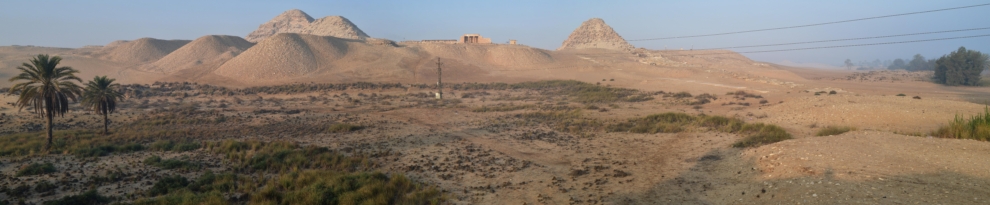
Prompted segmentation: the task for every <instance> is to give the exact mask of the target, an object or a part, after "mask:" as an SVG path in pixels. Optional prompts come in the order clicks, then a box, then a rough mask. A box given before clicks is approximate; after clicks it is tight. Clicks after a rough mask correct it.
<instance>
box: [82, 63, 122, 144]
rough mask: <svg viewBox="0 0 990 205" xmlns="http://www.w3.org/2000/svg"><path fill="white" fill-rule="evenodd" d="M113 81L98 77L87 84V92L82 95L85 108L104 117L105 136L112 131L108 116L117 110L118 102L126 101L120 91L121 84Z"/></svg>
mask: <svg viewBox="0 0 990 205" xmlns="http://www.w3.org/2000/svg"><path fill="white" fill-rule="evenodd" d="M113 81H114V79H113V78H107V76H96V77H94V78H93V80H92V81H89V83H87V84H86V91H85V92H83V95H82V104H83V106H86V107H89V108H90V109H93V110H94V111H96V113H97V114H101V115H103V134H107V133H108V132H109V129H110V128H109V126H110V120H109V119H108V115H110V113H113V112H114V111H116V110H117V101H120V100H123V99H124V94H123V93H120V92H119V91H118V90H120V84H117V83H114V82H113Z"/></svg>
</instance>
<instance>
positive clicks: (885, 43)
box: [663, 34, 990, 57]
mask: <svg viewBox="0 0 990 205" xmlns="http://www.w3.org/2000/svg"><path fill="white" fill-rule="evenodd" d="M988 36H990V34H983V35H974V36H959V37H949V38H934V39H923V40H912V41H894V42H882V43H865V44H850V45H838V46H819V47H807V48H791V49H778V50H762V51H743V52H721V53H699V54H678V55H663V56H665V57H669V56H698V55H724V54H737V53H738V54H742V53H770V52H782V51H800V50H815V49H826V48H846V47H861V46H877V45H890V44H904V43H918V42H928V41H944V40H953V39H963V38H979V37H988Z"/></svg>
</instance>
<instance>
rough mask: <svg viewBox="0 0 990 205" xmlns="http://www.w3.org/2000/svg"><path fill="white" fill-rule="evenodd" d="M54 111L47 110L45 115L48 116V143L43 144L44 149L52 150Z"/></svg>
mask: <svg viewBox="0 0 990 205" xmlns="http://www.w3.org/2000/svg"><path fill="white" fill-rule="evenodd" d="M53 112H54V111H50V110H49V111H47V115H46V117H47V118H48V119H47V120H48V144H45V150H47V151H51V150H52V117H54V115H55V113H53Z"/></svg>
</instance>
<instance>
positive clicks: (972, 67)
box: [934, 47, 990, 86]
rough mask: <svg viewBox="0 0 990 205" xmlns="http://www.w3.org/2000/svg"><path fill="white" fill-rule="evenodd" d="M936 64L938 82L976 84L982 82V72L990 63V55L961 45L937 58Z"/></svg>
mask: <svg viewBox="0 0 990 205" xmlns="http://www.w3.org/2000/svg"><path fill="white" fill-rule="evenodd" d="M935 65H936V67H935V77H934V78H935V82H936V83H941V84H945V85H968V86H976V85H979V83H980V73H981V72H983V70H984V69H986V68H987V66H988V65H990V57H988V56H987V54H983V53H980V52H979V51H974V50H966V47H959V50H956V51H954V52H952V53H949V55H945V56H942V57H941V58H939V59H938V60H936V61H935Z"/></svg>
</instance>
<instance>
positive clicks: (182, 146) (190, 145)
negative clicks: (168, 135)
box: [151, 140, 200, 152]
mask: <svg viewBox="0 0 990 205" xmlns="http://www.w3.org/2000/svg"><path fill="white" fill-rule="evenodd" d="M199 147H200V144H199V143H196V142H191V141H187V142H175V141H174V140H159V141H156V142H155V143H151V150H155V151H173V152H186V151H193V150H196V149H199Z"/></svg>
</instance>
